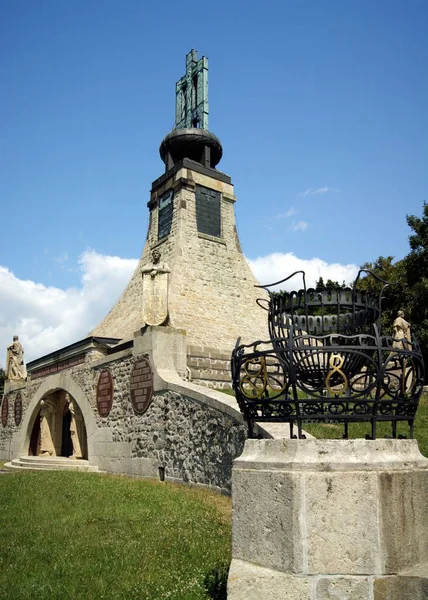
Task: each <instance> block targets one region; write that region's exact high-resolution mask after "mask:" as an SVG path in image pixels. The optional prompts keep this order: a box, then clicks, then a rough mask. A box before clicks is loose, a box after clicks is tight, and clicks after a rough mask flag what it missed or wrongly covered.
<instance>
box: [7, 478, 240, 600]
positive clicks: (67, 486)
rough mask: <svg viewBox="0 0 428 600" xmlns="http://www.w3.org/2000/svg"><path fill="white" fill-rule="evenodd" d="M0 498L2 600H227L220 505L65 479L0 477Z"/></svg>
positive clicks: (226, 519)
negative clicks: (209, 599)
mask: <svg viewBox="0 0 428 600" xmlns="http://www.w3.org/2000/svg"><path fill="white" fill-rule="evenodd" d="M0 498H1V512H0V598H2V599H3V598H8V599H11V600H12V599H13V600H25V599H33V598H34V599H37V600H50V599H61V600H66V599H70V600H71V599H73V600H86V599H88V600H89V599H91V600H103V599H105V600H107V599H109V600H110V599H111V600H113V599H124V600H125V599H126V600H128V599H134V598H135V599H137V598H138V600H163V599H167V598H169V599H171V600H197V599H203V598H217V599H218V600H220V599H221V598H226V596H225V593H224V583H225V578H226V570H225V569H227V566H228V565H229V562H230V559H231V547H230V546H231V501H230V499H229V498H226V497H224V496H221V495H219V494H215V493H212V492H208V491H206V490H199V489H190V488H186V487H184V486H176V485H171V484H168V483H160V482H156V481H147V480H133V479H127V478H122V477H114V476H104V475H94V474H87V473H70V472H65V473H64V472H62V473H61V472H40V473H37V472H26V473H22V472H21V473H10V474H5V475H0ZM218 572H220V580H221V581H220V583H219V584H218V583H217V580H216V577H217V575H216V573H218ZM221 589H223V591H221Z"/></svg>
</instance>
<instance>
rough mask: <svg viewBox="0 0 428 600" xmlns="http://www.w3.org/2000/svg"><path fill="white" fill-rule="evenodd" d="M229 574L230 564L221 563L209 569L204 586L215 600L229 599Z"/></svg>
mask: <svg viewBox="0 0 428 600" xmlns="http://www.w3.org/2000/svg"><path fill="white" fill-rule="evenodd" d="M228 575H229V566H226V565H220V566H219V567H216V568H215V569H212V570H211V571H209V572H208V573H207V574H206V576H205V579H204V587H205V589H206V591H207V594H208V597H209V598H212V599H213V600H226V599H227V577H228Z"/></svg>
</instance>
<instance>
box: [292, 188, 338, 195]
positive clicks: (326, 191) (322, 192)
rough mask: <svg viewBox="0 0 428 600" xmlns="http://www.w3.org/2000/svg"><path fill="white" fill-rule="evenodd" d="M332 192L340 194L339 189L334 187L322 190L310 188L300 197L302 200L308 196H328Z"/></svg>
mask: <svg viewBox="0 0 428 600" xmlns="http://www.w3.org/2000/svg"><path fill="white" fill-rule="evenodd" d="M330 192H340V190H339V189H338V188H333V187H327V186H325V187H320V188H308V189H307V190H305V191H304V192H301V193H300V194H299V196H300V197H301V198H306V196H318V195H319V194H328V193H330Z"/></svg>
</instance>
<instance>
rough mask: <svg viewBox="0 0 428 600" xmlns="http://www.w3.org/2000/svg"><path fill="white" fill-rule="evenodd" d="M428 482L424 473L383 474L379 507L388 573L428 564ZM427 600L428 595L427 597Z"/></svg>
mask: <svg viewBox="0 0 428 600" xmlns="http://www.w3.org/2000/svg"><path fill="white" fill-rule="evenodd" d="M427 498H428V478H427V477H426V473H425V472H424V471H414V472H413V473H412V476H411V477H409V474H408V473H394V474H393V473H381V474H380V475H379V504H380V506H381V507H382V511H381V541H382V547H383V551H384V555H385V559H384V561H385V567H384V568H385V573H397V572H398V571H404V570H406V569H409V568H412V567H413V566H414V565H417V564H428V518H427V508H426V507H427ZM427 598H428V594H427Z"/></svg>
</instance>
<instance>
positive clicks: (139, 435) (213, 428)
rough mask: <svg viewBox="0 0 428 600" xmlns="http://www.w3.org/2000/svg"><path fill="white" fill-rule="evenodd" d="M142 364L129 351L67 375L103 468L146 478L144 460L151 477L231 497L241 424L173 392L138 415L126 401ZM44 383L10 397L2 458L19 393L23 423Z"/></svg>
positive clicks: (0, 434)
mask: <svg viewBox="0 0 428 600" xmlns="http://www.w3.org/2000/svg"><path fill="white" fill-rule="evenodd" d="M140 359H141V355H136V356H133V355H132V351H131V350H130V351H128V352H126V351H125V353H121V356H120V357H118V358H117V359H115V358H114V356H113V357H108V359H105V360H100V361H97V363H96V364H91V363H89V362H88V363H85V364H82V365H78V366H76V367H73V368H71V369H69V370H67V374H68V375H69V376H71V378H72V379H73V380H74V381H75V382H76V383H77V384H78V385H79V386H80V388H81V389H82V391H83V392H84V394H85V396H86V399H87V401H88V403H89V404H90V406H91V408H92V411H93V414H94V417H95V420H96V425H97V428H98V432H97V433H98V434H99V435H98V438H99V440H103V439H104V440H105V442H102V441H99V442H97V444H98V445H97V448H98V450H97V453H99V454H100V456H101V457H102V460H101V461H100V466H101V468H102V469H105V470H107V471H113V472H121V473H125V474H126V473H128V474H134V475H139V474H140V475H144V474H147V473H144V472H142V471H141V468H143V467H142V466H141V465H142V464H143V463H144V460H145V461H146V464H149V463H150V468H151V473H152V474H153V475H157V474H158V469H159V467H163V468H164V469H165V476H166V478H167V479H177V480H181V481H185V482H190V483H195V484H203V485H209V486H214V487H217V488H220V489H222V490H224V491H229V490H230V486H231V473H232V461H233V459H234V458H235V457H237V456H239V454H240V453H241V452H242V449H243V446H244V442H245V439H246V427H245V425H244V424H243V422H242V419H241V418H239V416H237V417H236V418H233V417H232V416H230V412H229V413H227V411H224V412H222V411H221V410H218V409H216V408H214V407H213V406H212V405H210V404H209V402H204V401H203V400H196V399H194V398H191V397H190V396H187V395H186V394H184V393H177V392H175V391H171V390H164V391H160V392H157V393H155V394H154V396H153V400H152V403H151V404H150V406H149V408H148V410H147V411H146V412H145V413H144V414H143V415H138V414H136V413H135V412H134V409H133V406H132V403H131V398H130V376H131V371H132V367H133V365H134V363H135V362H138V361H139V360H140ZM103 369H109V370H110V372H111V374H112V377H113V385H114V397H113V405H112V408H111V410H110V413H109V415H108V416H107V417H101V416H100V415H99V414H98V410H97V406H96V389H97V382H98V378H99V376H100V373H101V371H102V370H103ZM44 380H45V378H39V379H37V380H35V381H34V382H31V381H30V382H28V384H27V387H26V388H22V389H20V390H17V391H14V392H10V393H9V394H8V398H9V417H8V422H7V426H6V427H3V426H2V425H1V424H0V458H3V459H10V458H15V457H13V456H10V455H9V447H10V442H11V441H12V436H13V435H14V434H16V433H17V432H18V430H19V427H16V426H15V421H14V411H13V405H14V399H15V397H16V395H17V393H18V392H19V393H20V394H21V397H22V403H23V411H22V420H23V419H24V416H25V412H26V410H27V408H28V405H29V403H30V401H31V399H32V397H33V396H34V394H35V392H36V391H37V389H38V387H39V385H40V384H41V383H42V382H43V381H44ZM183 385H184V382H183ZM36 410H38V409H36ZM21 423H22V421H21ZM27 450H28V449H27ZM88 458H89V460H90V461H91V460H95V462H97V461H98V458H97V456H91V454H89V456H88Z"/></svg>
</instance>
